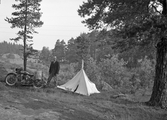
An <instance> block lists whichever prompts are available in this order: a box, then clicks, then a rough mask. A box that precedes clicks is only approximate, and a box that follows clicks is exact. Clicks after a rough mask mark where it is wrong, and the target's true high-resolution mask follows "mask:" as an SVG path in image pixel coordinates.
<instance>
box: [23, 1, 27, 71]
mask: <svg viewBox="0 0 167 120" xmlns="http://www.w3.org/2000/svg"><path fill="white" fill-rule="evenodd" d="M25 4H26V5H25V25H24V40H23V43H24V51H23V57H24V61H23V62H24V63H23V64H24V71H26V66H27V53H26V52H27V50H26V49H27V47H26V46H27V44H26V38H27V35H26V34H27V0H26V3H25Z"/></svg>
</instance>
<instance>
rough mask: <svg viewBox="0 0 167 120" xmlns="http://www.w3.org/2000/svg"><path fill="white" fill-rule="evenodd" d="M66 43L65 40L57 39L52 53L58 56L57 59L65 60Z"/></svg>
mask: <svg viewBox="0 0 167 120" xmlns="http://www.w3.org/2000/svg"><path fill="white" fill-rule="evenodd" d="M65 52H66V44H65V42H64V40H62V41H60V40H57V41H56V44H55V47H54V49H53V50H52V55H53V56H57V59H58V60H59V61H61V62H64V61H65Z"/></svg>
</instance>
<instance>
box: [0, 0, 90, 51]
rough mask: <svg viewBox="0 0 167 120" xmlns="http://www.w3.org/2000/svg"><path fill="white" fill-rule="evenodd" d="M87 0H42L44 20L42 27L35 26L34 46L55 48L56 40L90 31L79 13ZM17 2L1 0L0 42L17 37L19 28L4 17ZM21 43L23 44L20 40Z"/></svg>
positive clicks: (74, 36) (42, 18) (40, 48)
mask: <svg viewBox="0 0 167 120" xmlns="http://www.w3.org/2000/svg"><path fill="white" fill-rule="evenodd" d="M83 1H86V0H42V2H41V7H40V8H41V12H42V13H43V14H42V17H41V20H42V21H43V22H44V24H43V26H42V27H40V28H35V30H36V31H37V32H38V34H33V48H34V49H38V50H42V48H43V47H48V48H49V49H53V48H54V46H55V43H56V41H57V40H58V39H59V40H64V41H65V42H66V43H67V42H68V40H69V39H70V38H72V37H73V38H76V37H78V36H79V35H80V34H81V33H88V32H89V29H88V28H87V27H85V25H84V24H83V23H81V21H82V20H84V19H83V18H81V17H80V16H79V15H78V12H77V10H78V8H79V5H82V3H83ZM14 3H17V2H15V0H1V4H0V26H1V27H0V42H3V41H7V42H11V40H10V38H15V37H17V35H16V33H17V32H18V31H19V29H17V28H16V29H15V28H14V29H12V28H10V27H11V24H9V23H7V22H6V21H5V20H4V19H5V18H6V17H9V18H10V17H11V13H12V12H14V11H15V10H14V9H13V8H12V7H11V6H12V4H14ZM18 43H19V44H23V41H22V40H20V42H18Z"/></svg>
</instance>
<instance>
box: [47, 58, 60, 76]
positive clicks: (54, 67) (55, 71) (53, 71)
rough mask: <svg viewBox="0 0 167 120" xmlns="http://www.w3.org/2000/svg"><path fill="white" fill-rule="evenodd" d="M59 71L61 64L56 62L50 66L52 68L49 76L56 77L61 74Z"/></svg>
mask: <svg viewBox="0 0 167 120" xmlns="http://www.w3.org/2000/svg"><path fill="white" fill-rule="evenodd" d="M59 69H60V64H59V62H58V61H56V62H53V61H52V62H51V64H50V68H49V74H53V75H56V74H58V73H59Z"/></svg>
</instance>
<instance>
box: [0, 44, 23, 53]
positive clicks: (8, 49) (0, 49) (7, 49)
mask: <svg viewBox="0 0 167 120" xmlns="http://www.w3.org/2000/svg"><path fill="white" fill-rule="evenodd" d="M22 49H23V47H22V45H20V44H15V43H9V42H6V41H4V42H0V54H6V53H14V54H18V55H22Z"/></svg>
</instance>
